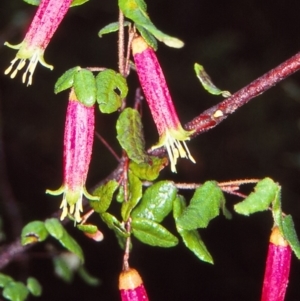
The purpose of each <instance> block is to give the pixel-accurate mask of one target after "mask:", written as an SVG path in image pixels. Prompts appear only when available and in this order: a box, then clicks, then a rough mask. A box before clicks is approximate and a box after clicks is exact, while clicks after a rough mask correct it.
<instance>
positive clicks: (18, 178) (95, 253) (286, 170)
mask: <svg viewBox="0 0 300 301" xmlns="http://www.w3.org/2000/svg"><path fill="white" fill-rule="evenodd" d="M34 11H35V8H34V7H31V6H29V5H27V4H25V3H23V2H22V1H19V0H6V1H1V3H0V45H3V43H4V41H9V42H10V43H13V44H17V43H20V42H21V41H22V39H23V36H24V34H25V32H26V31H25V30H26V28H27V24H28V22H30V19H31V17H32V15H33V13H34ZM148 11H149V14H150V17H151V19H152V21H153V22H154V23H155V24H156V26H157V27H158V28H160V29H161V30H163V31H164V32H166V33H169V34H171V35H174V36H177V37H179V38H181V39H182V40H184V41H185V47H184V48H183V49H180V50H178V49H172V48H168V47H166V46H164V45H162V44H160V45H159V50H158V52H157V55H158V57H159V59H160V61H161V65H162V67H163V69H164V72H165V76H166V78H167V81H168V84H169V88H170V90H171V93H172V95H173V98H174V102H175V104H176V107H177V110H178V112H179V115H180V119H181V121H182V123H185V122H187V121H189V120H190V119H192V118H193V117H195V116H196V115H197V114H199V113H201V112H202V111H204V110H205V109H207V108H209V107H210V106H212V105H214V104H216V103H218V102H219V101H221V100H222V98H221V97H218V96H212V95H209V94H207V93H206V92H205V91H204V90H203V89H202V88H201V86H200V84H199V82H198V80H197V79H196V77H195V75H194V71H193V64H194V63H195V62H198V63H200V64H203V65H204V66H205V68H206V70H207V72H208V73H209V74H210V75H211V77H212V78H213V80H214V82H215V84H216V85H217V86H219V87H220V88H221V89H226V90H229V91H231V92H232V93H233V92H235V91H237V90H238V89H240V88H242V87H243V86H245V85H247V84H248V83H250V82H251V81H252V80H254V79H255V78H257V77H259V76H260V75H262V74H263V73H265V72H267V71H268V70H270V69H271V68H273V67H275V66H277V65H278V64H280V63H281V62H283V61H284V60H286V59H288V58H289V57H290V56H292V55H293V54H295V53H296V52H298V50H299V46H300V41H299V27H300V20H299V11H300V2H299V1H294V0H287V1H282V0H274V1H259V0H244V1H230V0H229V1H224V2H222V1H216V0H201V1H199V0H189V1H171V0H152V1H148ZM117 15H118V13H117V10H116V1H111V0H106V1H104V0H103V1H97V0H91V1H90V2H89V3H87V4H85V5H83V6H82V7H75V8H73V9H71V10H70V12H69V13H68V14H67V16H66V18H65V20H64V21H63V23H62V25H61V26H60V28H59V29H58V31H57V32H56V33H55V35H54V37H53V39H52V41H51V42H50V44H49V46H48V47H47V49H46V52H45V60H46V62H48V63H49V64H53V65H54V66H55V69H54V70H53V71H52V72H50V71H49V70H48V69H46V68H43V67H41V66H40V65H39V66H37V69H36V71H35V74H34V77H33V85H32V86H31V87H26V86H25V85H22V84H21V75H20V74H21V73H20V74H18V76H17V77H16V78H15V79H14V80H11V79H10V78H9V77H7V76H4V75H3V74H1V75H0V101H1V103H0V108H1V112H0V113H1V116H0V122H1V132H2V138H1V139H2V141H1V146H3V147H4V151H5V163H4V160H3V159H4V157H3V156H2V157H1V158H0V159H1V162H0V169H1V171H2V172H3V171H5V172H6V176H7V177H8V181H9V184H10V185H11V187H12V190H13V194H14V196H15V199H16V200H17V202H18V206H19V208H20V211H21V217H22V221H21V222H22V224H25V223H27V222H29V221H30V220H33V219H44V218H46V217H48V216H49V215H50V214H52V213H53V212H54V211H56V210H57V208H58V206H59V204H60V201H61V198H60V197H53V196H48V195H45V193H44V192H45V190H46V189H47V188H50V189H56V188H58V187H59V186H60V185H61V182H62V137H63V124H64V115H65V108H66V105H67V92H63V93H60V94H59V95H54V93H53V86H54V83H55V80H56V79H57V78H58V77H59V76H60V75H61V74H62V73H63V72H64V71H65V70H67V69H69V68H71V67H73V66H76V65H80V66H83V67H84V66H102V67H109V68H114V69H116V68H117V43H116V39H117V36H116V34H111V35H108V36H104V37H103V38H102V39H100V38H98V36H97V33H98V31H99V29H100V28H102V27H103V26H105V25H106V24H108V23H110V22H113V21H116V20H117ZM15 54H16V51H15V50H12V49H9V48H7V47H4V46H0V58H1V59H0V70H5V69H6V68H7V67H8V65H9V62H10V61H11V60H12V59H13V58H14V56H15ZM299 82H300V76H299V74H295V75H293V76H292V77H290V78H288V79H286V80H284V81H283V82H281V83H280V84H279V85H277V86H276V87H274V88H273V89H271V90H270V91H267V92H266V93H265V94H263V95H261V96H259V97H258V98H256V99H254V100H252V101H251V102H250V103H248V104H247V105H246V106H244V107H243V108H241V109H239V110H238V111H237V112H236V113H235V114H233V115H232V116H230V117H229V118H228V119H227V120H226V121H224V122H223V123H222V124H221V125H219V126H218V127H217V128H215V129H213V130H211V131H209V132H207V133H205V134H203V135H201V136H198V137H197V138H196V139H194V140H193V141H191V142H190V143H189V144H188V145H189V148H190V151H191V153H192V154H193V156H194V158H195V159H196V161H197V164H196V165H193V164H192V163H190V162H189V161H187V160H180V163H179V164H178V168H177V169H178V174H177V175H170V172H169V170H168V169H169V168H167V169H166V170H165V171H163V173H162V175H161V179H164V178H168V177H171V178H172V179H173V180H174V181H178V182H179V181H185V182H198V183H199V182H204V181H206V180H210V179H214V180H217V181H227V180H235V179H244V178H252V177H254V178H263V177H265V176H270V177H272V178H273V179H274V180H276V181H278V182H279V183H280V184H281V185H282V201H283V210H284V211H285V212H286V213H291V214H292V215H293V217H294V220H295V223H296V228H297V230H298V233H300V197H299V196H300V147H299V146H300V143H299V141H300V85H299ZM129 83H130V87H131V91H134V89H135V88H136V87H137V80H136V77H135V75H134V74H133V73H132V74H131V75H130V78H129ZM133 95H134V92H131V94H130V95H129V97H128V102H129V104H132V103H133ZM116 118H117V114H113V115H109V116H104V115H100V114H98V115H97V131H98V132H99V133H100V134H101V135H103V136H104V137H105V139H107V140H108V141H109V143H110V144H111V145H112V146H113V147H114V148H115V149H116V151H117V152H118V153H119V154H120V148H119V147H118V144H117V142H116V138H115V129H114V124H115V121H116ZM144 120H145V123H144V125H145V135H146V138H147V144H148V146H151V144H153V143H155V142H156V141H157V134H156V129H155V126H154V124H153V122H152V120H151V118H150V116H149V112H148V108H147V107H146V106H145V113H144ZM4 164H5V165H4ZM115 166H116V161H115V160H114V158H113V156H112V155H111V154H110V153H109V152H108V150H106V149H105V147H104V146H103V145H102V144H101V143H100V141H98V140H97V139H96V140H95V146H94V155H93V159H92V165H91V170H90V173H89V179H88V183H87V187H92V186H94V185H95V184H96V183H97V182H98V181H100V180H101V179H103V178H104V177H105V176H107V175H108V174H109V173H110V171H112V170H113V169H114V167H115ZM4 168H5V169H4ZM1 181H3V176H2V179H1ZM2 187H3V186H2ZM4 187H8V186H7V185H6V186H4ZM2 192H3V191H2ZM3 196H4V193H1V196H0V197H1V202H4V200H3ZM237 201H238V198H236V197H232V196H229V197H228V199H227V202H228V206H229V208H232V206H233V204H234V203H235V202H237ZM0 210H1V211H0V212H1V213H0V215H1V216H2V218H3V219H4V229H5V230H6V232H7V241H9V240H11V239H13V232H14V229H15V231H17V230H16V228H17V227H18V226H17V225H18V221H19V219H18V220H11V219H8V218H7V212H6V211H5V209H4V206H0ZM94 222H95V223H97V224H99V227H100V228H101V230H103V232H104V235H105V239H104V240H103V242H101V243H95V242H92V241H90V240H88V239H86V238H85V237H83V235H82V234H81V233H78V232H77V231H74V229H73V227H72V225H68V230H69V231H70V232H71V233H73V234H74V236H75V237H76V239H78V241H79V242H80V243H81V245H82V246H83V248H84V250H85V255H86V266H87V268H88V270H89V271H90V273H91V274H93V275H96V276H98V277H99V278H101V280H102V285H101V286H100V287H97V288H90V287H89V286H87V285H86V284H84V283H83V282H82V281H81V280H80V279H78V278H77V277H76V278H75V280H74V282H73V283H72V284H71V285H68V284H64V283H62V282H61V281H60V280H58V279H57V278H55V277H54V276H53V268H52V266H51V262H50V260H49V259H48V258H44V257H43V255H42V253H41V252H42V250H43V247H37V248H34V249H33V250H32V251H31V252H30V256H29V258H27V264H28V266H27V267H26V265H25V264H24V263H23V264H22V260H21V259H22V258H21V259H19V261H18V262H17V263H13V264H12V265H10V266H9V267H8V268H7V269H6V270H5V271H4V272H7V273H10V274H11V275H13V276H14V277H15V278H16V279H18V280H22V279H23V277H27V276H28V275H32V276H35V277H37V278H38V279H39V280H40V282H41V283H42V285H43V287H44V293H43V296H42V297H41V300H45V301H46V300H90V301H91V300H119V296H118V290H117V278H118V274H119V272H120V270H121V265H122V252H121V250H120V249H119V247H118V244H117V242H116V239H115V237H114V235H113V233H112V232H111V231H109V230H108V229H107V227H106V226H105V225H104V224H103V223H101V222H100V221H99V219H97V218H95V219H94ZM169 224H170V225H168V227H169V229H172V231H173V230H174V226H173V224H172V222H171V219H170V223H169ZM271 227H272V219H271V216H270V213H267V212H265V213H258V214H255V215H253V216H251V217H250V218H246V217H241V216H238V215H236V214H234V215H233V220H232V221H226V220H225V218H224V217H222V216H220V217H219V218H217V219H215V220H213V221H212V222H211V224H210V225H209V227H208V229H204V230H202V231H201V235H202V237H203V239H204V241H205V242H206V244H207V247H208V249H209V251H210V252H211V254H212V256H213V257H214V261H215V264H214V266H212V265H209V264H207V263H203V262H201V261H199V260H198V259H197V258H196V257H195V256H194V255H193V254H192V253H191V252H190V251H188V250H187V249H185V248H184V247H183V246H182V243H181V244H180V246H177V247H176V248H171V249H159V248H153V247H150V246H146V245H142V244H140V243H139V242H137V241H136V240H134V241H133V243H134V248H133V252H132V255H131V260H130V263H131V265H132V266H133V267H135V268H137V269H138V270H139V272H140V273H141V275H142V276H143V279H144V282H145V285H146V287H147V290H148V293H149V298H150V300H151V301H159V300H174V301H175V300H176V301H177V300H178V301H179V300H180V301H181V300H244V301H247V300H249V301H250V300H259V298H260V291H261V282H262V277H263V272H264V261H265V256H266V251H267V246H268V237H269V234H270V229H271ZM299 273H300V264H299V261H298V260H297V259H296V258H295V256H293V259H292V269H291V277H290V284H289V288H288V291H287V297H286V300H287V301H293V300H300V290H299V287H298V286H299V280H300V274H299ZM32 300H33V298H32Z"/></svg>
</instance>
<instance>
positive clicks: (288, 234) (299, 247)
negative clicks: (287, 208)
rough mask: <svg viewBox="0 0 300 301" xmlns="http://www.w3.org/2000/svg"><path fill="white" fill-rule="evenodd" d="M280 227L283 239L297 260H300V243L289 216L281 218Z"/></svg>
mask: <svg viewBox="0 0 300 301" xmlns="http://www.w3.org/2000/svg"><path fill="white" fill-rule="evenodd" d="M282 226H283V235H284V238H285V239H286V240H287V241H288V243H289V245H290V246H291V248H292V250H293V251H294V253H295V255H296V256H297V258H298V259H300V242H299V239H298V237H297V233H296V230H295V225H294V222H293V218H292V216H291V215H286V216H285V217H284V218H283V221H282Z"/></svg>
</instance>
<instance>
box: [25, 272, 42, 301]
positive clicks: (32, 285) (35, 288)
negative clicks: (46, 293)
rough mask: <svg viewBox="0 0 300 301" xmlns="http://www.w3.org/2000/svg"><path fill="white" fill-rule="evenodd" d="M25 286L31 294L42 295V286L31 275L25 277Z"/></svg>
mask: <svg viewBox="0 0 300 301" xmlns="http://www.w3.org/2000/svg"><path fill="white" fill-rule="evenodd" d="M27 288H28V290H29V291H30V293H31V294H32V295H33V296H36V297H39V296H41V295H42V286H41V285H40V283H39V282H38V280H37V279H35V278H33V277H29V278H28V279H27Z"/></svg>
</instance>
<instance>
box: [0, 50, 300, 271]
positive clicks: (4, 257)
mask: <svg viewBox="0 0 300 301" xmlns="http://www.w3.org/2000/svg"><path fill="white" fill-rule="evenodd" d="M299 69H300V53H298V54H296V55H295V56H293V57H291V58H290V59H288V60H287V61H285V62H284V63H282V64H280V65H279V66H278V67H276V68H274V69H272V70H271V71H269V72H268V73H266V74H264V75H263V76H261V77H260V78H258V79H256V80H255V81H253V82H252V83H250V84H249V85H248V86H246V87H245V88H243V89H241V90H239V91H238V92H236V93H235V94H233V95H232V96H231V97H229V98H227V99H226V100H224V101H223V102H221V103H219V104H217V105H215V106H213V107H211V108H210V109H208V110H206V111H204V112H203V113H202V114H200V115H199V116H197V117H196V118H194V119H193V120H192V121H190V122H188V123H187V124H186V125H185V128H186V129H187V130H195V132H194V134H193V137H196V136H197V135H199V134H201V133H203V132H206V131H208V130H210V129H212V128H214V127H215V126H217V125H218V124H219V123H220V122H222V121H223V120H224V119H226V118H227V116H229V115H230V114H232V113H234V112H235V111H236V110H237V109H238V108H239V107H241V106H243V105H244V104H246V103H248V101H250V100H251V99H253V98H254V97H256V96H258V95H260V94H262V93H263V92H265V91H267V90H268V89H270V88H271V87H273V86H274V85H276V84H277V83H279V82H280V81H282V80H283V79H285V78H287V77H288V76H290V75H291V74H293V73H295V72H296V71H298V70H299ZM164 153H165V149H164V148H160V149H156V150H155V151H153V152H152V154H155V155H164ZM125 161H126V160H124V158H123V159H122V160H121V162H120V163H119V165H118V166H117V168H116V169H115V170H114V171H113V172H112V173H111V174H110V175H109V176H108V177H107V178H106V179H104V180H102V181H101V182H100V183H98V184H97V185H96V187H98V186H99V185H101V184H102V183H105V182H107V181H109V180H111V179H120V177H121V176H122V174H123V169H124V164H125ZM85 201H86V200H85ZM86 204H87V201H86ZM56 215H57V213H56ZM30 247H31V245H29V246H25V247H23V246H21V244H20V240H19V239H18V240H16V241H14V242H13V243H11V244H10V245H7V246H6V247H3V248H2V249H1V253H0V269H2V268H4V267H5V266H6V265H7V264H8V263H9V262H11V261H12V260H13V259H14V258H15V257H16V256H17V255H19V254H21V253H22V252H24V251H26V250H27V249H29V248H30Z"/></svg>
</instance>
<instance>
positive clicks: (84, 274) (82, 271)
mask: <svg viewBox="0 0 300 301" xmlns="http://www.w3.org/2000/svg"><path fill="white" fill-rule="evenodd" d="M78 275H79V276H80V277H81V279H82V280H83V281H84V282H85V283H87V284H88V285H90V286H97V285H99V284H100V283H101V281H100V279H99V278H96V277H94V276H92V275H90V274H89V272H88V271H87V270H86V268H85V267H84V266H81V267H79V269H78Z"/></svg>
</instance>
